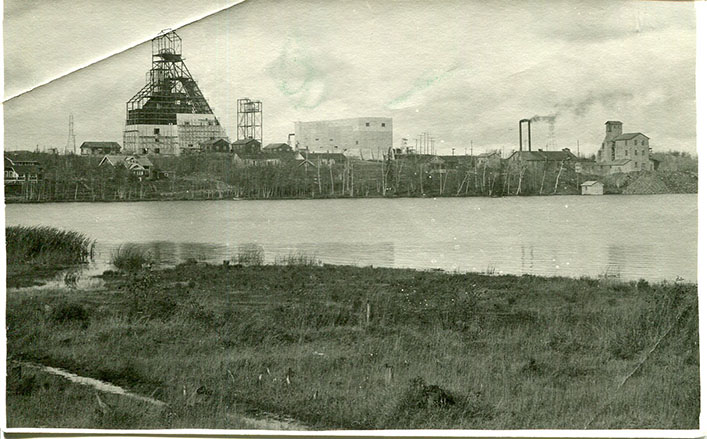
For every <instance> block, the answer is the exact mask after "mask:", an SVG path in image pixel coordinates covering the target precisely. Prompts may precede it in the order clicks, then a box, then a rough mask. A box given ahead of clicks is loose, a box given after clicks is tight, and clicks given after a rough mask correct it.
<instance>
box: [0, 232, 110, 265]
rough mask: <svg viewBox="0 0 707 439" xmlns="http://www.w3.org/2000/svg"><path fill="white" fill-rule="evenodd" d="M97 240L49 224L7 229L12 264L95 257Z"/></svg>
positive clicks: (70, 260) (7, 244)
mask: <svg viewBox="0 0 707 439" xmlns="http://www.w3.org/2000/svg"><path fill="white" fill-rule="evenodd" d="M95 244H96V242H95V240H92V239H90V238H88V237H87V236H85V235H83V234H81V233H78V232H72V231H64V230H59V229H56V228H54V227H46V226H31V227H28V226H10V227H6V228H5V249H6V251H7V261H8V262H9V263H32V264H33V263H45V264H78V263H83V262H88V261H89V260H90V259H92V258H93V250H94V247H95Z"/></svg>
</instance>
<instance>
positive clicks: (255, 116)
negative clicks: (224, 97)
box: [237, 98, 263, 145]
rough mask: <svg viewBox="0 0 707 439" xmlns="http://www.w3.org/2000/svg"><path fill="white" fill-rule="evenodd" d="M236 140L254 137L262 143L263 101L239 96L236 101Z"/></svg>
mask: <svg viewBox="0 0 707 439" xmlns="http://www.w3.org/2000/svg"><path fill="white" fill-rule="evenodd" d="M237 119H238V120H237V121H238V131H237V140H241V139H255V140H257V141H258V142H260V144H261V145H262V144H263V103H262V102H260V101H252V100H250V99H248V98H241V99H238V101H237Z"/></svg>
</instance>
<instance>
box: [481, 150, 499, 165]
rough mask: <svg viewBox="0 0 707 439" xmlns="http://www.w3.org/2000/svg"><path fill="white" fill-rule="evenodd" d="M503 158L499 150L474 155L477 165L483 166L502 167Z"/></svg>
mask: <svg viewBox="0 0 707 439" xmlns="http://www.w3.org/2000/svg"><path fill="white" fill-rule="evenodd" d="M501 159H502V157H501V154H500V153H499V152H498V151H493V152H485V153H482V154H479V155H477V156H475V157H474V161H475V163H476V166H478V167H482V168H483V167H487V168H500V167H501Z"/></svg>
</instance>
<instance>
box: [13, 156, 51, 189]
mask: <svg viewBox="0 0 707 439" xmlns="http://www.w3.org/2000/svg"><path fill="white" fill-rule="evenodd" d="M4 161H5V184H18V183H24V182H35V181H39V180H41V179H42V167H41V166H40V164H39V162H37V161H34V160H20V159H17V160H13V159H11V158H10V157H7V156H5V160H4Z"/></svg>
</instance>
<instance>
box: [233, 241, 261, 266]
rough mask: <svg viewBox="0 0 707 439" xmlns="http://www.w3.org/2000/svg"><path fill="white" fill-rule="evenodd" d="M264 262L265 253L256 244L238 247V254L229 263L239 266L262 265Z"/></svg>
mask: <svg viewBox="0 0 707 439" xmlns="http://www.w3.org/2000/svg"><path fill="white" fill-rule="evenodd" d="M264 261H265V251H264V250H263V247H262V246H260V245H258V244H241V245H239V246H238V254H237V255H236V256H235V257H234V258H232V259H231V262H234V263H236V264H240V265H263V262H264Z"/></svg>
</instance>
